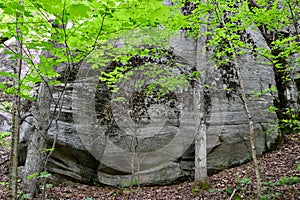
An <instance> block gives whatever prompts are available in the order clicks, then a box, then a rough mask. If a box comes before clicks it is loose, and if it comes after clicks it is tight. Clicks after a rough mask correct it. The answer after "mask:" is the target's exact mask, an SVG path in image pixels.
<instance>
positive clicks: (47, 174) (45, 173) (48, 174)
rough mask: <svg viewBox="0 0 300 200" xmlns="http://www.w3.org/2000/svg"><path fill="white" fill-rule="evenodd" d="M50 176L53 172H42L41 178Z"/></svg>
mask: <svg viewBox="0 0 300 200" xmlns="http://www.w3.org/2000/svg"><path fill="white" fill-rule="evenodd" d="M50 176H51V174H50V173H48V172H41V173H40V175H39V177H40V178H48V177H50Z"/></svg>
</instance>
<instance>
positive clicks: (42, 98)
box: [23, 83, 51, 197]
mask: <svg viewBox="0 0 300 200" xmlns="http://www.w3.org/2000/svg"><path fill="white" fill-rule="evenodd" d="M50 105H51V95H50V92H49V88H48V87H47V86H46V83H41V86H40V89H39V96H38V99H37V105H36V108H35V112H34V114H33V116H34V124H33V129H34V130H33V133H32V135H31V136H30V142H29V144H28V149H27V158H26V162H25V167H24V176H23V188H24V191H25V192H26V193H29V194H30V195H31V197H34V196H35V195H36V194H37V192H38V191H39V184H40V181H39V180H38V179H39V177H38V176H36V177H33V178H30V179H28V178H27V177H28V176H29V175H32V174H35V173H37V175H39V174H40V172H41V171H42V170H43V168H44V162H45V158H46V151H45V150H46V138H47V132H48V129H49V121H50V112H49V111H50Z"/></svg>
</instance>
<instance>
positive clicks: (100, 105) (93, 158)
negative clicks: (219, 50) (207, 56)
mask: <svg viewBox="0 0 300 200" xmlns="http://www.w3.org/2000/svg"><path fill="white" fill-rule="evenodd" d="M250 35H251V37H252V39H253V40H254V41H256V42H257V45H258V46H259V45H265V44H264V43H263V42H262V41H263V40H262V37H261V35H259V34H258V33H255V32H253V31H252V32H251V31H250ZM170 44H171V46H172V47H173V54H174V57H175V59H174V60H175V62H177V63H178V64H180V66H181V69H184V70H186V71H190V70H191V69H192V68H193V66H195V64H196V60H197V57H196V55H197V52H198V51H201V50H202V49H203V47H201V46H199V45H197V42H196V41H194V40H192V39H190V38H188V37H185V36H184V35H178V36H176V37H174V38H172V40H171V42H170ZM238 61H239V64H240V67H241V70H242V73H241V75H242V79H243V81H244V83H245V86H246V90H247V97H248V99H249V101H248V103H249V109H250V112H251V114H252V116H253V119H254V122H255V135H256V147H257V153H258V154H259V155H261V154H262V153H263V152H265V151H267V150H269V149H270V148H271V146H272V144H273V143H274V141H275V139H276V134H275V132H273V131H272V128H274V127H275V126H276V115H275V114H274V113H271V112H269V111H268V108H269V106H271V105H273V98H274V96H273V95H272V94H270V93H268V94H263V95H261V96H259V97H258V98H254V96H253V95H251V94H252V93H253V91H254V92H261V91H264V90H265V89H268V88H270V87H271V86H272V85H274V75H273V72H272V69H271V68H270V67H269V66H268V65H263V64H259V63H263V62H261V61H262V60H261V61H259V60H256V58H255V57H254V56H252V55H251V53H249V54H246V55H243V56H240V57H239V59H238ZM153 62H154V61H153ZM156 64H157V63H156ZM164 65H166V63H164V62H162V63H159V64H157V66H160V67H165V69H166V68H167V66H164ZM145 71H146V70H145ZM145 71H144V72H145ZM173 72H174V73H175V74H177V75H178V74H180V70H179V71H178V69H174V71H173ZM174 73H173V74H174ZM75 74H76V76H74V77H73V78H72V79H70V81H69V82H68V83H67V87H66V91H65V96H64V98H63V103H62V111H61V114H60V118H59V120H58V121H53V124H52V125H51V127H50V129H49V131H48V140H47V143H48V145H49V146H51V145H52V143H53V141H54V140H55V141H56V146H55V150H54V151H53V153H52V155H51V157H50V159H49V162H48V170H49V172H50V173H52V174H53V175H54V176H55V177H57V178H60V179H61V178H68V179H72V180H76V181H82V182H88V183H91V184H95V183H103V184H107V185H113V186H117V185H123V184H126V183H127V182H128V181H130V180H131V178H132V176H134V179H136V178H138V180H139V181H140V183H141V184H147V185H151V184H152V185H154V184H155V185H157V184H169V183H173V182H176V181H179V180H187V179H191V178H192V177H193V173H194V172H193V170H194V169H193V168H194V143H193V140H194V134H195V126H194V119H193V89H192V87H191V85H185V86H184V87H182V88H180V89H177V90H176V91H173V92H169V93H168V95H165V96H162V97H159V98H158V96H157V93H155V92H152V93H151V94H150V95H148V96H147V95H145V94H143V93H142V92H141V90H135V89H134V85H135V84H136V83H137V81H140V80H145V82H147V81H149V83H146V85H149V84H150V83H151V80H150V79H147V77H145V74H144V73H143V71H139V72H138V71H137V73H136V74H135V75H134V77H133V78H132V79H130V81H128V82H126V83H120V85H119V86H120V88H121V89H120V90H119V92H117V93H111V92H110V89H109V88H107V87H106V86H105V85H104V84H103V82H101V81H99V79H98V76H100V72H99V70H98V69H94V68H93V69H92V67H91V64H90V63H83V64H82V65H81V66H79V67H78V69H77V71H76V73H75ZM234 74H235V73H234V71H232V70H231V69H230V68H226V67H223V68H215V67H211V68H210V70H209V71H208V72H207V80H208V81H207V83H206V84H208V85H210V86H211V87H210V89H209V90H208V91H207V92H206V95H205V97H206V100H205V102H204V103H206V104H207V105H208V107H209V109H208V113H206V115H207V117H208V119H209V120H208V122H207V126H208V133H207V150H208V155H207V156H208V172H209V173H210V174H211V173H215V172H217V171H220V170H222V169H224V168H227V167H230V166H235V165H239V164H242V163H244V162H246V161H248V160H250V159H251V152H250V151H251V149H250V141H249V127H248V121H247V117H246V114H245V111H244V109H243V106H242V103H241V100H240V99H239V98H238V96H236V95H235V94H233V93H230V92H228V91H226V90H224V88H226V87H228V86H229V85H234V83H236V79H235V78H236V77H235V76H234ZM166 76H168V74H166ZM167 78H172V77H167ZM60 92H61V87H59V86H57V89H56V92H55V93H54V94H53V95H54V98H55V99H57V98H58V96H59V94H60ZM274 95H275V94H274ZM119 97H122V98H123V99H125V101H114V99H118V98H119ZM53 107H54V106H53ZM52 111H53V110H52ZM135 114H138V116H140V117H136V116H135ZM137 121H138V123H137ZM28 122H30V118H28V119H27V120H26V121H25V122H24V123H23V124H22V134H21V143H22V144H26V143H27V142H28V138H29V135H30V134H31V125H30V123H28ZM22 147H23V149H22V150H21V151H22V152H25V151H26V145H23V146H22ZM24 159H26V158H25V157H24V156H22V158H21V161H23V163H24ZM21 163H22V162H21Z"/></svg>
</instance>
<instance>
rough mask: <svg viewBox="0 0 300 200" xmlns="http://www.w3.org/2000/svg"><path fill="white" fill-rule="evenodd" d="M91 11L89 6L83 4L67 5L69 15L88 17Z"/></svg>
mask: <svg viewBox="0 0 300 200" xmlns="http://www.w3.org/2000/svg"><path fill="white" fill-rule="evenodd" d="M90 11H91V9H90V7H88V6H86V5H85V4H73V5H71V6H70V7H69V12H70V15H71V17H76V18H78V17H81V18H84V17H89V12H90Z"/></svg>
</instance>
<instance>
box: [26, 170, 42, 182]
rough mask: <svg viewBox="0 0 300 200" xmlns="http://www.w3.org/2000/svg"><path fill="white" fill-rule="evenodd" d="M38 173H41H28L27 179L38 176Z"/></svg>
mask: <svg viewBox="0 0 300 200" xmlns="http://www.w3.org/2000/svg"><path fill="white" fill-rule="evenodd" d="M38 175H39V173H37V172H34V173H33V174H30V175H28V176H27V179H28V180H30V179H33V178H36V177H37V176H38Z"/></svg>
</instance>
